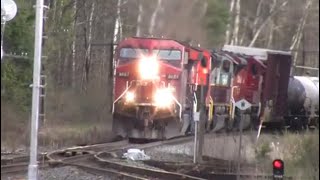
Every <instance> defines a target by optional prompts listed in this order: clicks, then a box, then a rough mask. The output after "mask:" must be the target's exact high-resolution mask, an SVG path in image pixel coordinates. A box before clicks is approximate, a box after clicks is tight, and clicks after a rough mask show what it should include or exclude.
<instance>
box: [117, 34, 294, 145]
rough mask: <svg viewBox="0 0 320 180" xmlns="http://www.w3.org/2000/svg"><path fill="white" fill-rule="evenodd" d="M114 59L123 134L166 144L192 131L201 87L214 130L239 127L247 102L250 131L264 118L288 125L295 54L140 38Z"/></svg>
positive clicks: (126, 43)
mask: <svg viewBox="0 0 320 180" xmlns="http://www.w3.org/2000/svg"><path fill="white" fill-rule="evenodd" d="M115 59H116V61H115V62H116V68H115V72H116V73H115V77H114V82H115V84H114V99H115V100H114V102H113V117H114V121H113V129H114V131H115V133H116V134H117V135H121V136H123V137H130V138H146V139H165V138H171V137H174V136H178V135H184V134H185V133H186V132H187V131H190V130H191V131H192V125H193V121H192V120H191V119H192V116H193V113H194V112H196V111H199V108H200V106H199V103H198V102H199V101H200V94H201V92H200V89H201V87H203V88H202V89H204V93H205V99H206V101H205V106H206V115H207V116H206V117H205V119H206V129H207V130H208V131H210V130H213V131H219V130H221V129H225V128H226V129H232V128H235V127H236V128H239V125H238V124H239V110H238V109H237V108H236V107H235V102H237V101H238V100H240V99H243V98H244V99H246V100H247V101H248V102H250V103H251V104H252V106H251V108H249V109H247V110H246V111H245V123H244V126H243V128H244V129H245V128H248V127H250V126H251V125H254V126H256V125H257V124H258V123H259V122H260V120H261V119H263V122H264V123H265V124H278V123H283V122H284V121H283V117H284V116H285V113H286V101H287V89H288V82H289V74H290V63H291V55H290V54H289V53H286V52H280V51H271V50H266V49H257V48H245V47H239V46H225V47H224V48H223V50H222V51H213V52H210V51H208V50H206V49H202V48H198V47H192V46H190V45H189V44H186V43H182V42H179V41H175V40H170V39H157V38H138V37H133V38H128V39H125V40H123V41H122V42H120V43H119V45H118V47H117V49H116V53H115ZM185 114H187V115H188V116H184V115H185Z"/></svg>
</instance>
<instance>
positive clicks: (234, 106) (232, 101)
mask: <svg viewBox="0 0 320 180" xmlns="http://www.w3.org/2000/svg"><path fill="white" fill-rule="evenodd" d="M238 87H239V86H232V88H231V100H230V101H231V103H232V112H231V118H232V119H233V118H234V113H235V110H236V102H235V100H234V97H233V92H234V88H238Z"/></svg>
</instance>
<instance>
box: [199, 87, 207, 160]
mask: <svg viewBox="0 0 320 180" xmlns="http://www.w3.org/2000/svg"><path fill="white" fill-rule="evenodd" d="M204 91H205V89H204V85H202V86H201V95H200V119H199V124H198V129H199V130H198V162H201V161H202V149H203V142H204V125H205V109H204V107H205V97H206V96H205V92H204Z"/></svg>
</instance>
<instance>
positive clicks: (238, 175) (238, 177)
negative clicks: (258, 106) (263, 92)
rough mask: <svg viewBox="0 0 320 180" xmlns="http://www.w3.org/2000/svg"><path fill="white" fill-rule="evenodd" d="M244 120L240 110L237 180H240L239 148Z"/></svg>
mask: <svg viewBox="0 0 320 180" xmlns="http://www.w3.org/2000/svg"><path fill="white" fill-rule="evenodd" d="M243 120H244V112H243V110H241V118H240V125H239V127H240V135H239V136H240V137H239V150H238V168H237V171H238V173H237V180H240V165H241V146H242V126H243Z"/></svg>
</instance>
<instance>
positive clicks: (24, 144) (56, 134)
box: [1, 121, 113, 151]
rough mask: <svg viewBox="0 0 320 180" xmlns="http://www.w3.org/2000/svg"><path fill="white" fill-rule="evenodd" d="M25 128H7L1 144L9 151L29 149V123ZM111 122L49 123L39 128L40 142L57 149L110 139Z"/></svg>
mask: <svg viewBox="0 0 320 180" xmlns="http://www.w3.org/2000/svg"><path fill="white" fill-rule="evenodd" d="M23 126H24V128H21V127H20V128H19V129H17V128H12V127H10V128H5V131H2V132H1V133H2V134H1V146H2V147H6V148H7V149H8V150H9V151H16V150H17V149H23V148H26V149H28V147H29V137H30V134H29V129H30V128H29V127H30V126H29V125H28V126H27V127H26V125H23ZM7 127H8V126H7ZM110 132H111V127H110V123H103V122H92V121H90V122H89V121H88V122H72V123H59V124H48V125H44V126H43V127H41V128H39V132H38V144H39V146H40V147H45V148H46V149H57V148H61V147H66V146H73V145H82V144H95V143H102V142H107V141H110V140H111V139H112V138H113V137H112V134H111V133H110Z"/></svg>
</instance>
